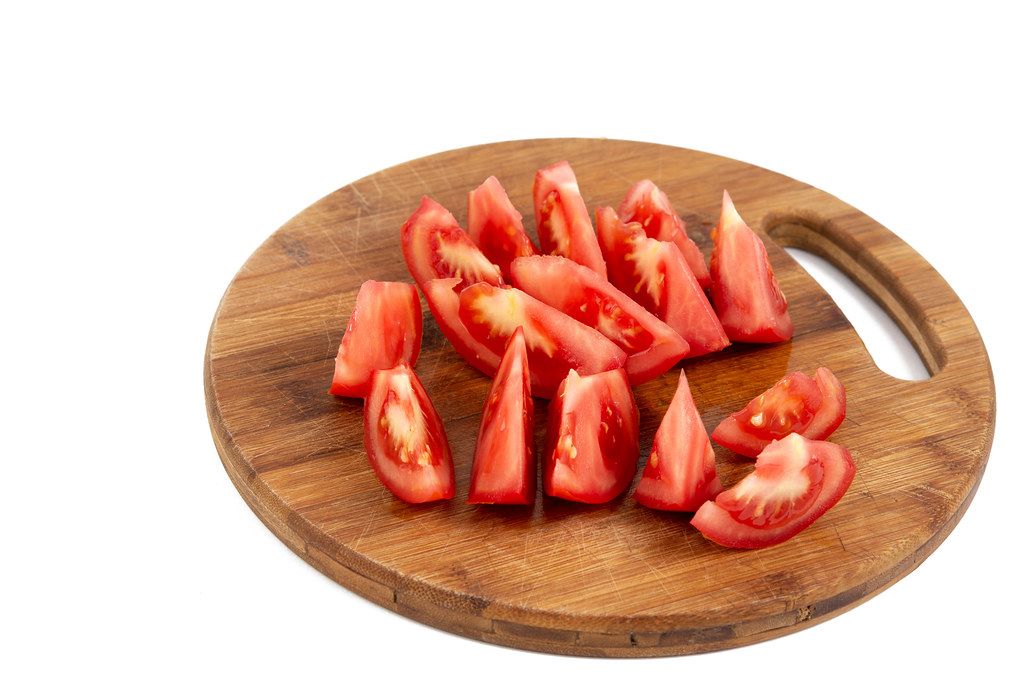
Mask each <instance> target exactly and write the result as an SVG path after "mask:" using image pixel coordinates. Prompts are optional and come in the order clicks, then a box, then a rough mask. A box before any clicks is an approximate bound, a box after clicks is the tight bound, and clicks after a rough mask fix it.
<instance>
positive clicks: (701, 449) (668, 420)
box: [633, 370, 722, 512]
mask: <svg viewBox="0 0 1024 683" xmlns="http://www.w3.org/2000/svg"><path fill="white" fill-rule="evenodd" d="M721 491H722V483H721V481H719V479H718V472H717V471H716V470H715V452H714V450H713V449H712V448H711V441H710V440H709V439H708V433H707V430H705V429H704V423H703V422H702V421H701V419H700V414H699V413H698V412H697V406H696V405H694V403H693V395H692V394H691V393H690V385H689V383H688V382H687V381H686V373H685V372H683V371H682V370H680V371H679V386H678V387H677V388H676V393H675V395H674V396H673V397H672V402H671V403H670V404H669V406H668V411H667V412H666V413H665V417H664V418H663V419H662V421H661V426H659V427H658V431H657V433H655V435H654V446H653V447H652V448H651V455H650V457H649V458H648V459H647V465H645V466H644V473H643V476H642V477H641V478H640V483H639V484H638V485H637V487H636V492H635V493H634V494H633V495H634V496H635V497H636V500H637V502H638V503H640V504H641V505H646V506H647V507H650V508H656V509H658V510H674V511H682V512H695V511H696V510H697V509H698V508H699V507H700V506H701V505H702V504H703V503H704V502H705V501H707V500H710V499H712V498H714V497H715V496H717V495H718V494H719V493H720V492H721Z"/></svg>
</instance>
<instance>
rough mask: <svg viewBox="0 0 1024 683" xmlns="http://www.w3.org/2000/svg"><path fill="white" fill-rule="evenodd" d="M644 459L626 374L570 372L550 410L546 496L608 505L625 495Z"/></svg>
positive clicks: (546, 453)
mask: <svg viewBox="0 0 1024 683" xmlns="http://www.w3.org/2000/svg"><path fill="white" fill-rule="evenodd" d="M639 455H640V445H639V431H638V414H637V408H636V403H635V402H634V400H633V392H632V390H631V389H630V387H629V378H628V377H627V376H626V372H625V370H621V369H619V370H611V371H608V372H602V373H599V374H596V375H590V376H589V377H580V375H579V374H577V373H576V371H575V370H571V371H569V374H568V375H567V376H566V378H565V381H563V382H562V384H561V385H560V386H559V388H558V392H557V394H556V396H555V399H554V400H553V401H552V402H551V405H550V406H548V431H547V440H546V444H545V448H544V491H545V492H546V493H547V495H549V496H556V497H558V498H565V499H567V500H573V501H577V502H580V503H605V502H608V501H609V500H612V499H613V498H615V497H616V496H618V495H619V494H621V493H622V492H623V491H625V490H626V489H627V488H628V487H629V485H630V483H631V482H632V481H633V475H635V474H636V463H637V459H638V458H639Z"/></svg>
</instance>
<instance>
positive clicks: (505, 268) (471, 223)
mask: <svg viewBox="0 0 1024 683" xmlns="http://www.w3.org/2000/svg"><path fill="white" fill-rule="evenodd" d="M466 227H467V230H468V232H469V236H470V237H471V238H472V239H473V241H474V242H476V244H477V246H479V247H480V251H482V252H483V254H484V256H486V257H487V258H488V259H490V260H491V262H492V263H494V264H496V265H497V266H498V267H499V268H501V274H502V275H503V276H504V277H505V279H506V280H507V279H510V278H511V276H512V271H511V270H510V269H509V266H510V265H511V263H512V259H514V258H517V257H519V256H533V255H534V254H536V253H537V247H535V246H533V242H532V241H531V240H530V237H529V235H527V234H526V231H525V230H524V229H523V216H522V215H521V214H520V213H519V212H518V211H516V207H514V206H512V202H511V201H510V200H509V198H508V194H507V193H506V192H505V188H504V187H502V186H501V183H499V182H498V179H497V178H495V177H494V176H491V177H490V178H488V179H487V180H485V181H484V182H483V184H481V185H480V187H478V188H476V189H475V190H473V191H472V192H470V193H469V208H468V211H467V214H466Z"/></svg>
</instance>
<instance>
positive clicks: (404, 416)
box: [363, 364, 455, 503]
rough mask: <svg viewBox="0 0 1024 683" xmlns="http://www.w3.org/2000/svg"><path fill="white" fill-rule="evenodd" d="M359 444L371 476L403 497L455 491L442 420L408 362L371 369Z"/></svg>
mask: <svg viewBox="0 0 1024 683" xmlns="http://www.w3.org/2000/svg"><path fill="white" fill-rule="evenodd" d="M363 444H364V446H365V447H366V455H367V457H368V458H369V459H370V465H371V466H372V467H373V471H374V472H375V473H376V474H377V478H378V479H379V480H380V482H381V483H382V484H384V486H386V487H387V488H388V490H389V491H391V492H392V493H394V494H395V495H396V496H398V497H399V498H400V499H402V500H404V501H405V502H407V503H426V502H429V501H433V500H446V499H449V498H452V497H453V496H454V495H455V466H454V463H453V462H452V454H451V448H450V447H449V446H448V436H447V435H446V434H445V431H444V424H443V423H442V421H441V418H440V416H439V415H438V414H437V411H436V410H435V409H434V404H433V403H431V401H430V397H429V396H428V395H427V392H426V390H425V389H424V388H423V385H422V384H420V380H419V378H418V377H416V373H414V372H413V371H412V369H411V368H409V366H407V365H405V364H401V365H398V366H397V367H395V368H392V369H390V370H378V371H376V372H374V373H373V383H372V385H371V388H370V393H369V395H368V396H367V397H366V404H365V406H364V407H363Z"/></svg>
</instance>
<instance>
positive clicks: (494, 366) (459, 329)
mask: <svg viewBox="0 0 1024 683" xmlns="http://www.w3.org/2000/svg"><path fill="white" fill-rule="evenodd" d="M462 284H463V283H462V280H460V279H459V278H440V279H437V280H430V281H429V282H426V283H424V284H423V285H421V287H422V288H423V296H424V297H425V298H426V300H427V307H428V308H430V312H431V313H433V314H434V320H436V321H437V326H438V327H439V328H441V332H442V333H443V334H444V336H445V337H447V338H448V341H449V342H450V343H451V345H452V348H454V349H455V351H456V353H458V354H459V355H460V356H462V358H463V359H464V360H465V361H466V362H467V363H469V364H470V365H472V366H473V367H474V368H476V369H477V370H479V371H480V372H482V373H484V374H485V375H488V376H491V377H493V376H494V373H495V372H496V371H497V370H498V364H499V363H500V362H501V355H500V354H498V353H495V352H494V350H493V348H492V346H488V345H487V344H484V343H483V342H482V341H480V340H478V339H477V338H476V337H474V336H473V335H472V334H470V332H469V330H467V329H466V326H465V325H463V324H462V319H461V318H459V291H460V290H461V289H463V286H462Z"/></svg>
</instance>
